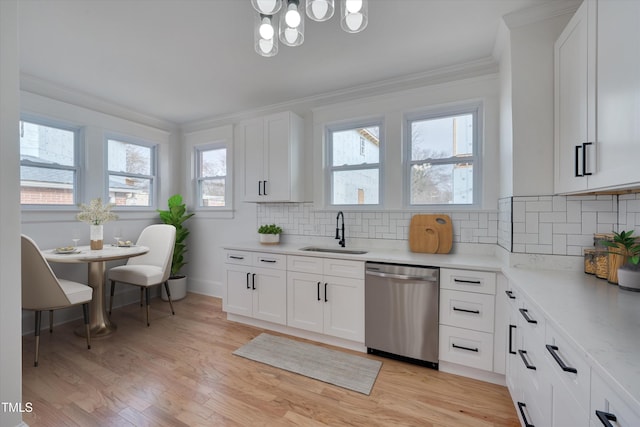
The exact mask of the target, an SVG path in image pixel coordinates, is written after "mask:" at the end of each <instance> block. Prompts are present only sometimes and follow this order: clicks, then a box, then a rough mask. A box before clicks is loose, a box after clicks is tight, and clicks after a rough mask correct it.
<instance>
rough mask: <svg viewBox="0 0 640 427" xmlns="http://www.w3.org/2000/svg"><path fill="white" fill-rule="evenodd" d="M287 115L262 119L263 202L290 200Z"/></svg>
mask: <svg viewBox="0 0 640 427" xmlns="http://www.w3.org/2000/svg"><path fill="white" fill-rule="evenodd" d="M290 122H291V121H290V117H289V113H280V114H274V115H272V116H267V117H265V119H264V132H265V144H264V158H265V178H264V179H265V180H266V183H265V184H264V185H265V188H264V189H263V190H264V192H265V197H264V198H263V199H264V200H265V201H286V200H290V199H291V193H290V179H291V178H290V173H291V164H290V160H291V153H290V152H289V151H290V139H289V138H290V137H291V135H290Z"/></svg>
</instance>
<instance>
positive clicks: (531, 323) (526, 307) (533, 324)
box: [517, 298, 546, 343]
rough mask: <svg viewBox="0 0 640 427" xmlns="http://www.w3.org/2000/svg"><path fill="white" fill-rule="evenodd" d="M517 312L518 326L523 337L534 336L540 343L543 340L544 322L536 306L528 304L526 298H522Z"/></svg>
mask: <svg viewBox="0 0 640 427" xmlns="http://www.w3.org/2000/svg"><path fill="white" fill-rule="evenodd" d="M517 310H518V326H520V329H522V334H523V335H530V336H531V339H533V337H534V336H535V337H536V339H537V340H539V341H540V343H543V342H544V340H545V323H546V320H545V318H544V316H543V315H542V312H541V311H540V310H539V309H538V307H537V306H536V305H533V304H532V303H530V302H529V301H528V300H527V299H526V298H522V299H521V301H520V306H519V307H518V308H517Z"/></svg>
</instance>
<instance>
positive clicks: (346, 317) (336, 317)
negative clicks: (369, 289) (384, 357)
mask: <svg viewBox="0 0 640 427" xmlns="http://www.w3.org/2000/svg"><path fill="white" fill-rule="evenodd" d="M324 283H325V284H326V285H325V286H324V288H325V292H324V293H323V294H324V299H325V304H324V333H325V334H327V335H332V336H335V337H339V338H345V339H348V340H352V341H357V342H364V280H360V279H345V278H341V277H333V276H325V281H324Z"/></svg>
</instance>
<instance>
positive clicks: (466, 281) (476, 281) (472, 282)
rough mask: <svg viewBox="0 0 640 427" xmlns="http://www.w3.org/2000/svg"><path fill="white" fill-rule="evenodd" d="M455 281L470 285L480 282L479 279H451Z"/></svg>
mask: <svg viewBox="0 0 640 427" xmlns="http://www.w3.org/2000/svg"><path fill="white" fill-rule="evenodd" d="M453 281H454V282H456V283H467V284H471V285H480V284H482V282H481V281H480V280H465V279H453Z"/></svg>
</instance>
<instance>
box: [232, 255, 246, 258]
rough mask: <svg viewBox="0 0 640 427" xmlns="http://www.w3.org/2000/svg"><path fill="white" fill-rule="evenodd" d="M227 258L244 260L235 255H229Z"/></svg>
mask: <svg viewBox="0 0 640 427" xmlns="http://www.w3.org/2000/svg"><path fill="white" fill-rule="evenodd" d="M229 258H231V259H244V257H243V256H237V255H229Z"/></svg>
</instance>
